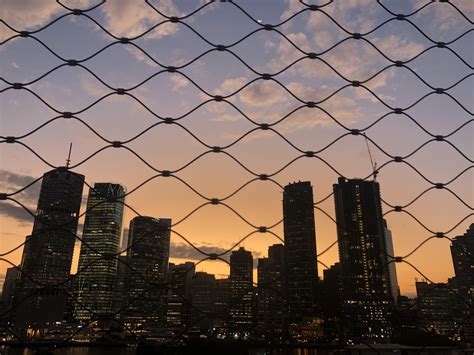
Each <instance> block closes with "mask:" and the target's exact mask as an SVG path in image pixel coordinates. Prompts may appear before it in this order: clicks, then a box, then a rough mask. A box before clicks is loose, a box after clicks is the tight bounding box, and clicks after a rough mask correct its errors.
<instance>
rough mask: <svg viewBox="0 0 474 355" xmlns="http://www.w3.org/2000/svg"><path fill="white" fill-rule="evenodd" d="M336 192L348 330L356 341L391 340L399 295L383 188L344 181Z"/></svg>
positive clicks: (342, 180)
mask: <svg viewBox="0 0 474 355" xmlns="http://www.w3.org/2000/svg"><path fill="white" fill-rule="evenodd" d="M333 188H334V201H335V208H336V221H337V236H338V245H339V259H340V268H341V269H340V273H341V302H342V312H343V321H344V328H345V329H346V331H347V332H348V333H347V335H348V336H349V338H352V339H370V340H372V341H377V342H380V341H382V342H383V341H388V340H389V339H390V337H391V336H392V333H393V329H392V326H391V313H392V306H393V297H392V295H393V293H392V290H391V281H390V272H389V268H388V257H387V246H386V235H385V232H384V223H383V219H382V206H381V202H380V188H379V184H378V183H377V182H375V181H364V180H361V179H353V180H346V179H344V178H339V180H338V184H335V185H334V186H333Z"/></svg>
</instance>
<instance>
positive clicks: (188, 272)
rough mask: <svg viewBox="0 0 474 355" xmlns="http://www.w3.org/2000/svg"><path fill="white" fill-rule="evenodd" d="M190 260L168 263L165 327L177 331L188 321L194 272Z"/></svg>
mask: <svg viewBox="0 0 474 355" xmlns="http://www.w3.org/2000/svg"><path fill="white" fill-rule="evenodd" d="M195 270H196V268H195V266H194V263H192V262H186V263H184V264H178V265H175V264H171V263H170V264H169V269H168V288H169V289H168V298H167V302H168V307H167V309H166V329H168V330H171V331H174V332H179V331H180V330H182V329H184V327H186V326H187V325H188V324H189V323H190V312H191V280H192V278H193V276H194V273H195Z"/></svg>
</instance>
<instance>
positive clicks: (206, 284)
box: [191, 272, 216, 334]
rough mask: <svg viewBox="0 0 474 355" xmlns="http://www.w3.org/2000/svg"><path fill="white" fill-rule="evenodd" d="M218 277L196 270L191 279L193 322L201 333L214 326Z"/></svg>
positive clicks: (205, 332)
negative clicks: (215, 293) (213, 315)
mask: <svg viewBox="0 0 474 355" xmlns="http://www.w3.org/2000/svg"><path fill="white" fill-rule="evenodd" d="M215 287H216V278H215V276H214V275H212V274H208V273H206V272H196V273H195V274H194V276H193V278H192V279H191V303H192V311H191V313H192V323H193V324H194V325H196V326H197V327H199V330H200V332H201V334H207V333H208V332H209V331H210V330H211V329H212V327H213V325H214V322H213V317H210V316H208V315H209V314H212V313H214V291H215Z"/></svg>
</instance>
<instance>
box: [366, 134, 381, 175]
mask: <svg viewBox="0 0 474 355" xmlns="http://www.w3.org/2000/svg"><path fill="white" fill-rule="evenodd" d="M362 135H363V136H364V138H365V144H366V146H367V151H368V152H369V158H370V165H371V167H372V176H373V177H374V181H377V175H378V173H379V171H378V170H377V162H376V161H374V159H373V158H372V153H371V151H370V146H369V139H368V138H367V136H366V135H365V133H362Z"/></svg>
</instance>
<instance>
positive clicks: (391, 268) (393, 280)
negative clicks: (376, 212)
mask: <svg viewBox="0 0 474 355" xmlns="http://www.w3.org/2000/svg"><path fill="white" fill-rule="evenodd" d="M383 234H384V238H385V247H386V252H387V256H388V260H389V262H390V263H389V264H388V272H389V277H390V290H391V292H392V298H393V302H394V304H397V303H398V296H399V290H398V277H397V268H396V263H395V260H394V259H393V258H395V252H394V249H393V240H392V232H391V231H390V229H388V226H387V221H386V220H385V219H384V220H383Z"/></svg>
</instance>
